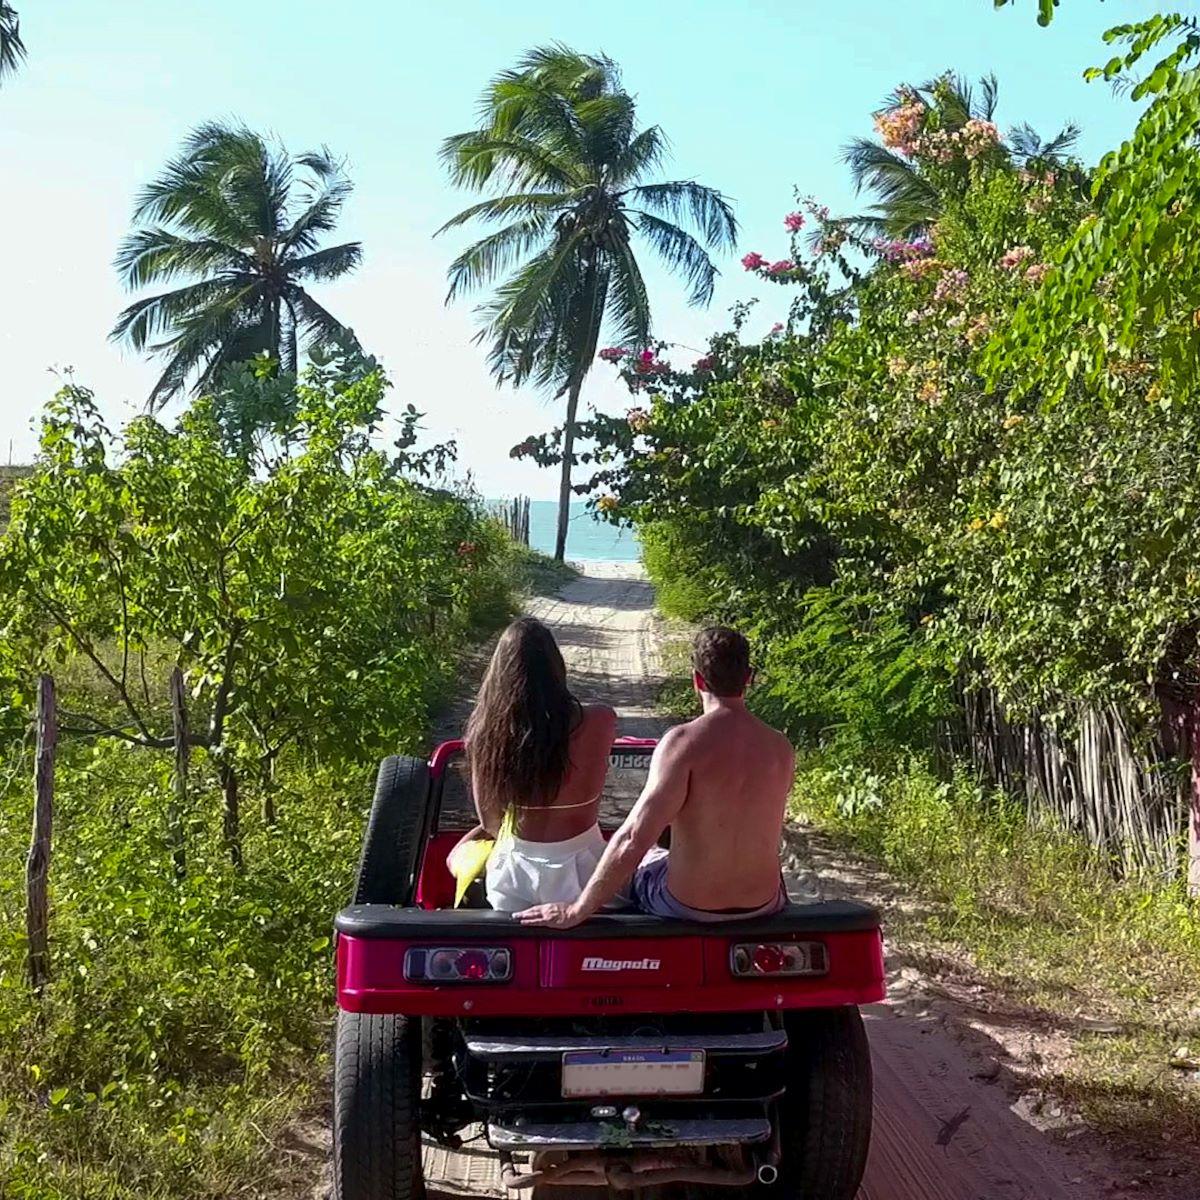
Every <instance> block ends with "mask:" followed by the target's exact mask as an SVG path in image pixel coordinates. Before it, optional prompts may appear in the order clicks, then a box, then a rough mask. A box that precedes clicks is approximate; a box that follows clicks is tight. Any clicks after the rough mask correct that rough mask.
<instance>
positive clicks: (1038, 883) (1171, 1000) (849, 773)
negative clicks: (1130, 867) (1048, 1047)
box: [795, 755, 1200, 1144]
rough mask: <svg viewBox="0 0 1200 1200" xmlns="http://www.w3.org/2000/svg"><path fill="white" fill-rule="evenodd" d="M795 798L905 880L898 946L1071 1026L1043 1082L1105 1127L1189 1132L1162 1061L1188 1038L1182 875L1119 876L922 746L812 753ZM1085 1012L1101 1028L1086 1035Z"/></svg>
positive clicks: (1178, 1090)
mask: <svg viewBox="0 0 1200 1200" xmlns="http://www.w3.org/2000/svg"><path fill="white" fill-rule="evenodd" d="M795 796H796V801H795V803H796V812H797V813H798V815H800V816H801V817H802V818H803V819H805V820H807V821H809V822H811V823H814V824H815V825H817V826H818V827H819V828H821V829H823V830H825V831H827V832H829V833H831V834H832V835H833V836H834V837H835V838H836V839H837V840H838V842H839V843H840V844H841V845H842V846H843V847H846V848H849V849H852V850H854V851H858V852H860V853H863V854H865V855H867V856H869V857H870V858H871V859H873V860H875V861H877V862H882V863H883V864H885V865H886V867H887V868H888V870H889V872H890V873H891V875H892V876H893V877H894V878H896V879H898V880H900V881H901V882H902V883H903V884H904V895H905V903H904V904H902V905H897V906H895V907H894V908H892V909H890V910H889V911H888V913H887V921H888V928H889V929H890V930H891V935H892V937H893V938H894V939H895V940H896V942H897V943H898V944H900V945H902V946H903V947H904V953H905V954H906V956H908V957H909V958H910V959H914V960H915V961H916V962H917V963H918V964H922V960H925V962H926V963H927V964H928V965H929V966H930V967H932V968H933V969H935V970H937V971H939V972H940V971H943V970H946V971H948V972H949V973H950V974H951V975H959V976H960V977H961V975H962V974H964V973H965V974H966V975H967V976H968V979H969V980H970V981H971V982H974V983H976V984H982V985H983V986H984V987H986V989H987V993H988V995H989V996H990V997H991V998H992V1001H993V1003H994V1004H995V1005H996V1006H997V1007H998V1008H1000V1007H1001V1006H1003V1005H1011V1006H1012V1008H1013V1010H1014V1011H1015V1012H1017V1013H1019V1014H1021V1015H1022V1018H1024V1017H1026V1016H1027V1014H1028V1013H1029V1011H1030V1010H1034V1011H1037V1012H1041V1013H1043V1014H1045V1016H1046V1020H1047V1023H1049V1024H1052V1025H1053V1027H1054V1028H1056V1029H1061V1030H1064V1031H1070V1032H1073V1033H1074V1035H1075V1039H1074V1040H1075V1045H1074V1047H1073V1049H1074V1053H1073V1055H1072V1056H1071V1058H1070V1060H1069V1061H1065V1062H1059V1063H1056V1064H1054V1068H1053V1070H1052V1071H1043V1072H1041V1073H1040V1074H1039V1084H1040V1086H1041V1087H1043V1088H1045V1089H1046V1090H1048V1091H1050V1092H1053V1093H1057V1094H1059V1095H1060V1096H1062V1097H1064V1098H1065V1099H1066V1100H1067V1101H1068V1102H1069V1103H1070V1104H1071V1105H1072V1106H1073V1107H1077V1108H1078V1109H1079V1110H1080V1111H1082V1113H1083V1115H1084V1116H1085V1117H1086V1118H1087V1119H1088V1121H1089V1122H1091V1123H1092V1124H1093V1126H1094V1127H1097V1128H1100V1129H1102V1130H1108V1129H1112V1130H1116V1131H1119V1132H1122V1133H1128V1132H1130V1131H1139V1132H1144V1133H1146V1134H1148V1135H1150V1137H1152V1139H1153V1140H1155V1141H1157V1140H1159V1139H1160V1138H1162V1137H1164V1136H1166V1137H1168V1138H1170V1139H1171V1140H1176V1141H1179V1142H1181V1143H1183V1144H1190V1142H1191V1141H1192V1140H1193V1139H1194V1138H1195V1137H1196V1135H1197V1133H1200V1103H1198V1102H1197V1096H1196V1090H1195V1087H1194V1086H1193V1085H1192V1084H1191V1083H1190V1082H1189V1081H1188V1080H1187V1078H1186V1073H1184V1072H1181V1071H1172V1070H1170V1069H1168V1066H1167V1064H1168V1063H1169V1062H1170V1061H1171V1059H1172V1056H1173V1054H1174V1053H1175V1051H1176V1048H1177V1047H1178V1046H1180V1045H1195V1044H1196V1040H1197V1038H1198V1037H1200V1023H1198V1022H1197V1013H1196V1009H1195V978H1196V972H1197V971H1198V970H1200V910H1198V909H1197V906H1196V904H1195V902H1190V901H1189V900H1188V899H1187V897H1186V895H1185V894H1184V885H1183V882H1182V880H1180V881H1178V882H1177V883H1176V884H1174V885H1172V886H1168V887H1161V888H1159V889H1156V890H1154V891H1152V892H1147V891H1145V890H1144V889H1143V888H1142V887H1141V886H1138V885H1136V884H1133V883H1123V882H1120V881H1119V880H1117V879H1116V878H1115V877H1114V874H1113V872H1112V870H1111V867H1110V864H1109V863H1108V862H1107V861H1106V860H1105V858H1104V856H1103V855H1102V854H1100V853H1099V852H1097V851H1096V850H1094V849H1092V848H1091V847H1089V846H1088V845H1087V844H1086V843H1085V842H1084V841H1083V839H1082V838H1079V837H1073V836H1071V835H1069V834H1066V833H1064V832H1063V831H1062V829H1061V827H1058V826H1057V825H1056V824H1055V823H1054V822H1053V821H1051V820H1040V819H1037V818H1035V819H1033V820H1031V819H1030V814H1029V812H1028V811H1027V810H1026V808H1025V807H1024V806H1023V805H1022V804H1020V803H1018V802H1017V801H1015V800H1014V799H1011V798H1008V797H1005V796H1004V795H1003V794H1000V793H996V792H990V791H986V790H985V789H983V788H981V787H980V786H979V784H978V782H977V781H976V779H975V778H974V777H973V776H972V775H971V774H970V773H968V772H967V771H965V770H963V769H961V768H960V769H958V770H956V771H954V772H953V773H952V774H951V775H950V776H949V777H947V776H946V775H945V774H944V773H943V772H941V771H939V770H937V769H936V768H935V766H934V765H933V763H931V762H930V761H929V759H928V758H927V757H925V756H909V757H904V758H900V759H897V760H894V761H892V762H880V763H877V764H875V765H874V766H873V767H871V768H864V767H862V766H854V765H851V764H847V763H844V762H831V761H830V760H829V759H828V758H827V757H826V756H822V755H817V756H812V757H810V758H809V759H807V760H806V761H802V763H801V766H800V771H799V776H798V780H797V786H796V792H795ZM964 960H965V962H964ZM1081 1014H1083V1015H1084V1017H1085V1020H1083V1021H1081V1020H1080V1016H1081ZM1089 1021H1090V1023H1091V1024H1093V1025H1101V1026H1103V1025H1106V1024H1107V1026H1108V1031H1107V1032H1105V1033H1104V1034H1102V1035H1100V1036H1096V1035H1091V1036H1089V1033H1088V1023H1089Z"/></svg>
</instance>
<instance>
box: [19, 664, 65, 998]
mask: <svg viewBox="0 0 1200 1200" xmlns="http://www.w3.org/2000/svg"><path fill="white" fill-rule="evenodd" d="M57 743H58V718H57V713H56V710H55V705H54V680H53V679H51V677H50V676H49V675H42V676H40V677H39V678H38V692H37V757H36V759H35V761H34V775H33V778H34V783H33V792H34V795H33V836H32V837H31V839H30V843H29V857H28V858H27V859H26V860H25V932H26V936H27V939H28V946H29V951H28V953H29V982H30V983H31V984H32V986H33V988H34V990H35V991H38V992H40V991H41V990H42V988H43V987H44V986H45V983H46V980H48V979H49V978H50V939H49V933H48V927H49V901H48V897H47V883H48V880H49V876H50V847H51V838H52V835H53V831H54V748H55V746H56V745H57Z"/></svg>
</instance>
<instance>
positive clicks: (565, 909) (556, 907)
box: [513, 904, 591, 929]
mask: <svg viewBox="0 0 1200 1200" xmlns="http://www.w3.org/2000/svg"><path fill="white" fill-rule="evenodd" d="M590 915H591V914H589V913H587V912H583V911H581V910H580V908H579V906H578V905H575V904H535V905H534V906H533V907H532V908H527V909H525V910H524V911H523V912H519V913H513V920H515V921H520V922H521V924H522V925H547V926H549V927H550V928H551V929H573V928H574V927H575V926H576V925H582V924H583V922H584V921H586V920H587V919H588V917H589V916H590Z"/></svg>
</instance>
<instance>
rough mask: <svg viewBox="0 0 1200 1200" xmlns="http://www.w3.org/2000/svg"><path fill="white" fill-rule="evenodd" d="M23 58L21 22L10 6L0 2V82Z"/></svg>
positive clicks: (23, 45)
mask: <svg viewBox="0 0 1200 1200" xmlns="http://www.w3.org/2000/svg"><path fill="white" fill-rule="evenodd" d="M24 57H25V43H24V42H23V41H21V21H20V18H19V17H18V16H17V10H16V9H15V8H13V6H12V5H11V4H8V3H6V2H5V0H0V80H2V79H3V78H4V77H5V76H6V75H11V74H12V73H13V72H14V71H15V70H16V69H17V67H19V66H20V65H21V60H22V59H23V58H24Z"/></svg>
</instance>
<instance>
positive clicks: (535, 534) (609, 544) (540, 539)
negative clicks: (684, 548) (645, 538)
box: [529, 500, 641, 562]
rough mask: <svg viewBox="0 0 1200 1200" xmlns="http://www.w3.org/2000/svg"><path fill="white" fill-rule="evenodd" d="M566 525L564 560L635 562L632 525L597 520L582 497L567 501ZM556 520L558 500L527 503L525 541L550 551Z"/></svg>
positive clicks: (636, 551)
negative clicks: (569, 514) (569, 509)
mask: <svg viewBox="0 0 1200 1200" xmlns="http://www.w3.org/2000/svg"><path fill="white" fill-rule="evenodd" d="M570 521H571V523H570V525H569V527H568V529H567V560H568V561H571V560H574V561H576V562H637V561H638V559H639V558H641V547H640V546H639V545H638V540H637V535H636V534H635V533H634V532H633V530H632V529H618V528H617V527H616V526H615V525H610V524H609V523H608V522H607V521H597V520H596V519H595V518H594V517H593V516H592V515H591V513H589V512H588V508H587V504H586V502H585V501H582V500H579V501H576V502H574V503H573V504H572V505H571V518H570ZM557 524H558V504H557V502H556V501H554V500H531V501H530V503H529V543H530V545H531V546H532V547H533V548H534V549H535V550H541V551H542V552H543V553H544V554H553V553H554V531H555V528H556V526H557Z"/></svg>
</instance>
